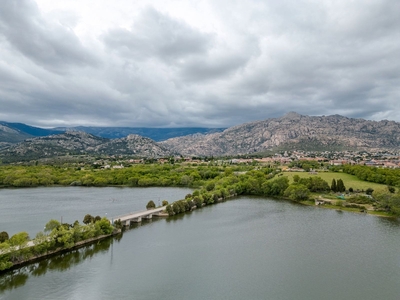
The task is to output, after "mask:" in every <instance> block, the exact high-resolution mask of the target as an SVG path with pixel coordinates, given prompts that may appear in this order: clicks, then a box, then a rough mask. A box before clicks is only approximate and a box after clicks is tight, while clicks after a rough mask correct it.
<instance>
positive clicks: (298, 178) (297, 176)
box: [293, 174, 300, 183]
mask: <svg viewBox="0 0 400 300" xmlns="http://www.w3.org/2000/svg"><path fill="white" fill-rule="evenodd" d="M299 180H300V176H299V175H297V174H296V175H294V176H293V181H294V182H296V183H297V182H299Z"/></svg>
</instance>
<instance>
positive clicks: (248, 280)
mask: <svg viewBox="0 0 400 300" xmlns="http://www.w3.org/2000/svg"><path fill="white" fill-rule="evenodd" d="M162 190H163V191H164V189H162ZM178 198H179V197H178ZM145 202H146V201H145ZM146 203H147V202H146ZM399 249H400V224H399V222H398V221H395V220H391V219H385V218H379V217H373V216H367V215H361V214H354V213H341V212H337V211H334V210H325V209H320V208H314V207H305V206H300V205H296V204H293V203H290V202H285V201H274V200H268V199H262V198H247V197H242V198H239V199H235V200H230V201H227V202H225V203H221V204H217V205H214V206H210V207H205V208H203V209H201V210H197V211H194V212H192V213H188V214H185V215H183V216H180V217H177V218H173V219H170V220H165V219H161V220H158V221H152V222H148V223H143V225H142V226H139V227H137V228H132V229H130V230H128V231H126V232H125V233H124V234H123V236H122V238H120V239H110V240H108V241H106V242H103V243H100V244H97V245H94V246H91V247H87V248H84V249H81V250H80V251H76V252H74V253H70V254H67V255H64V257H57V258H53V259H51V260H47V261H44V262H42V263H40V264H36V265H33V266H30V267H27V268H24V269H23V270H21V271H19V272H15V273H14V274H12V275H10V274H9V275H5V276H1V277H0V298H1V299H199V300H200V299H202V300H203V299H229V300H231V299H272V300H274V299H282V300H287V299H295V300H301V299H307V300H310V299H318V300H320V299H324V300H326V299H335V300H337V299H360V300H361V299H362V300H365V299H374V300H376V299H389V300H390V299H393V300H395V299H396V300H398V299H399V295H400V285H399V283H400V251H399Z"/></svg>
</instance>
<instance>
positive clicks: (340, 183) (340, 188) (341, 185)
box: [336, 179, 346, 193]
mask: <svg viewBox="0 0 400 300" xmlns="http://www.w3.org/2000/svg"><path fill="white" fill-rule="evenodd" d="M336 187H337V191H338V192H340V193H343V192H344V191H346V187H345V186H344V183H343V180H342V179H338V181H337V185H336Z"/></svg>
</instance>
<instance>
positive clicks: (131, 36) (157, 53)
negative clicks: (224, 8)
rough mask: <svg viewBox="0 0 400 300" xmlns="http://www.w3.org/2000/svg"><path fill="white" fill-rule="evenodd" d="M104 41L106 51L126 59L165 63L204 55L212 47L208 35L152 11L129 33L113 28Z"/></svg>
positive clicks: (137, 22)
mask: <svg viewBox="0 0 400 300" xmlns="http://www.w3.org/2000/svg"><path fill="white" fill-rule="evenodd" d="M103 39H104V42H105V44H106V45H107V47H108V48H109V49H111V50H114V51H117V52H119V53H120V54H122V55H124V56H125V57H127V58H131V59H143V58H154V57H157V58H158V59H161V60H164V61H170V60H177V59H180V58H185V57H187V56H190V55H196V54H202V53H205V52H207V49H208V48H209V46H210V45H211V43H212V36H211V35H209V34H205V33H202V32H200V31H198V30H196V29H194V28H192V27H190V26H189V25H188V24H186V23H184V22H182V21H179V20H176V19H174V18H172V17H170V16H168V15H165V14H162V13H160V12H158V11H157V10H155V9H154V8H152V7H148V8H147V9H145V10H144V11H143V12H142V13H141V14H140V16H139V18H138V19H137V20H136V21H135V22H134V24H133V25H132V28H131V29H130V30H127V29H121V28H115V29H112V30H109V32H108V33H107V34H105V35H104V37H103Z"/></svg>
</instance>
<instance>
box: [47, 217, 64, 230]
mask: <svg viewBox="0 0 400 300" xmlns="http://www.w3.org/2000/svg"><path fill="white" fill-rule="evenodd" d="M60 225H61V224H60V222H58V221H57V220H54V219H51V220H50V221H48V222H47V223H46V225H45V227H44V232H51V231H52V230H53V229H54V228H57V227H58V226H60Z"/></svg>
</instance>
